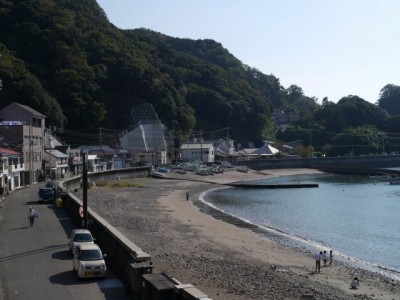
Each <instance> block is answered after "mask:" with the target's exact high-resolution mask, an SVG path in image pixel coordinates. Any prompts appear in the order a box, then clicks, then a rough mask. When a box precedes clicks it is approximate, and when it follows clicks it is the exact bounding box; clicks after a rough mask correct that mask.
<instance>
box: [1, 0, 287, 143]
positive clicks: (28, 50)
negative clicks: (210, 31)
mask: <svg viewBox="0 0 400 300" xmlns="http://www.w3.org/2000/svg"><path fill="white" fill-rule="evenodd" d="M0 36H1V41H0V43H1V45H0V49H1V50H0V51H1V53H2V57H1V59H0V77H1V78H2V79H3V85H4V89H3V92H2V93H0V100H1V103H2V105H6V104H8V103H9V102H12V101H17V102H20V103H23V104H27V105H30V106H32V107H33V108H35V109H37V110H39V111H41V112H43V113H44V114H46V115H47V116H48V120H47V121H48V123H49V124H51V125H55V126H58V127H65V128H68V129H78V128H97V127H100V126H102V127H106V128H112V129H124V128H126V127H127V126H128V125H130V122H131V120H130V111H131V108H132V107H134V106H136V105H138V104H141V103H143V102H148V103H151V104H153V106H154V108H155V110H156V112H157V113H158V114H159V117H160V119H161V120H162V121H163V123H165V124H166V125H167V127H168V128H169V129H173V130H175V132H180V134H181V135H182V136H185V135H188V134H190V133H191V131H192V130H193V129H196V130H200V129H201V130H203V131H207V130H215V129H220V128H225V127H230V128H233V130H232V131H231V132H232V134H233V135H236V136H235V138H237V139H240V140H243V141H246V140H253V141H256V142H260V141H261V140H262V139H263V138H267V137H271V135H272V132H273V127H272V125H271V121H270V120H271V119H270V112H271V110H272V109H273V107H274V106H277V107H287V108H289V107H290V105H288V103H286V101H287V95H286V92H285V90H284V89H283V88H282V87H281V85H280V82H279V79H278V78H276V77H274V76H272V75H265V74H262V73H261V72H259V71H257V70H255V69H252V68H250V67H248V66H246V65H244V64H243V63H242V62H240V61H239V60H238V59H236V58H235V57H234V56H232V55H231V54H230V53H229V51H228V50H227V49H225V48H223V46H222V45H221V44H219V43H217V42H215V41H212V40H189V39H178V38H172V37H169V36H166V35H163V34H160V33H157V32H154V31H151V30H146V29H137V30H120V29H118V28H116V27H115V26H114V25H112V24H111V23H110V22H109V21H108V20H107V17H106V15H105V13H104V11H103V10H102V9H101V8H100V7H99V5H98V4H97V3H96V2H95V1H94V0H84V1H82V0H79V1H78V0H76V1H73V0H69V1H68V0H37V1H33V0H20V1H6V0H0ZM266 59H267V58H266ZM292 109H293V108H292Z"/></svg>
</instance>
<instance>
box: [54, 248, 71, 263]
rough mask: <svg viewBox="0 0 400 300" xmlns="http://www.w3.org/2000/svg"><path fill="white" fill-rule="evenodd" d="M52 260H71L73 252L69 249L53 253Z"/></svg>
mask: <svg viewBox="0 0 400 300" xmlns="http://www.w3.org/2000/svg"><path fill="white" fill-rule="evenodd" d="M51 258H53V259H58V260H71V258H72V255H71V251H70V250H69V249H68V250H63V251H59V252H56V253H53V255H52V256H51Z"/></svg>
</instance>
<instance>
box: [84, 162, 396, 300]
mask: <svg viewBox="0 0 400 300" xmlns="http://www.w3.org/2000/svg"><path fill="white" fill-rule="evenodd" d="M314 172H318V171H316V170H308V169H291V170H268V171H262V172H258V171H252V170H250V171H249V172H248V173H242V172H238V171H234V170H232V171H229V172H225V173H223V174H216V175H214V176H199V175H195V174H193V173H187V174H185V175H183V174H176V173H168V174H167V176H168V177H169V178H172V177H173V178H174V179H152V178H137V179H136V178H135V179H133V180H132V181H134V182H136V183H140V184H141V185H142V187H140V188H119V189H112V188H101V187H95V188H91V189H89V201H90V202H89V205H90V207H91V208H92V209H93V210H95V211H96V212H98V213H99V214H100V215H101V216H102V217H104V218H105V219H106V220H107V221H108V222H109V223H110V224H111V225H113V226H115V227H116V228H117V229H118V230H120V231H121V232H122V233H123V234H124V235H125V236H127V237H128V238H129V239H131V240H132V241H133V242H134V243H135V244H137V245H139V246H140V247H141V248H142V249H143V250H144V251H145V252H147V253H149V254H150V255H151V257H152V261H153V263H154V265H155V268H154V272H155V273H159V272H162V271H164V272H166V273H167V274H169V275H171V276H172V277H174V278H176V279H178V280H179V281H181V282H182V283H191V284H193V285H194V286H196V287H197V288H199V289H200V290H201V291H203V292H204V293H206V294H208V296H209V297H210V298H212V299H214V300H217V299H221V300H247V299H300V298H301V297H302V296H303V295H304V296H306V295H313V296H314V299H343V300H344V299H382V300H391V299H400V287H399V283H398V282H393V281H391V280H388V279H385V278H382V277H380V276H378V275H377V274H372V273H368V272H366V271H363V270H358V269H353V268H349V267H346V266H344V265H341V264H337V263H335V261H334V262H333V264H332V266H330V267H321V273H319V274H315V272H314V270H315V263H314V259H313V253H310V252H308V251H306V250H297V249H293V248H291V247H287V246H285V245H282V244H280V243H278V242H276V241H274V239H273V238H266V237H265V236H264V235H260V234H258V232H257V228H254V226H250V225H248V224H247V225H246V224H239V223H240V222H239V223H238V221H237V220H236V221H235V220H234V218H232V217H230V216H226V215H224V214H221V213H220V212H218V211H213V210H210V209H209V208H208V207H207V206H205V205H204V204H202V203H201V202H200V201H199V195H200V194H201V193H202V192H204V191H206V190H209V189H211V188H217V187H221V186H223V184H227V183H231V182H236V181H242V180H251V179H258V178H265V177H272V176H284V175H292V174H309V173H314ZM186 192H189V195H190V197H189V201H186ZM235 222H236V223H235ZM323 250H324V249H323ZM326 250H328V249H326ZM271 265H276V266H277V269H276V270H275V271H274V270H271V269H270V267H271ZM354 276H357V277H358V278H359V279H360V288H359V289H358V290H351V289H350V288H349V284H350V281H351V279H352V278H353V277H354Z"/></svg>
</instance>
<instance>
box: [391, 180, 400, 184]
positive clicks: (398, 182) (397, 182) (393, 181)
mask: <svg viewBox="0 0 400 300" xmlns="http://www.w3.org/2000/svg"><path fill="white" fill-rule="evenodd" d="M389 184H392V185H399V184H400V179H392V180H390V181H389Z"/></svg>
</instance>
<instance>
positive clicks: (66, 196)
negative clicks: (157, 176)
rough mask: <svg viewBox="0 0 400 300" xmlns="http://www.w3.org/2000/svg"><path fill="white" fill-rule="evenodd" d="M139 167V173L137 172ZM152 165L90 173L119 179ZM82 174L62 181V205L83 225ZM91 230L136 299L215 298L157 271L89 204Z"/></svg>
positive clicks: (91, 176)
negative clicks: (156, 272) (81, 211)
mask: <svg viewBox="0 0 400 300" xmlns="http://www.w3.org/2000/svg"><path fill="white" fill-rule="evenodd" d="M135 170H136V171H137V172H135ZM149 173H150V168H148V167H145V168H133V169H130V170H126V169H124V170H115V171H106V172H101V173H92V174H89V176H88V177H89V178H88V180H89V181H94V182H95V181H103V180H110V179H116V178H134V177H147V176H148V174H149ZM80 186H81V177H80V176H79V177H74V178H69V179H66V180H65V181H63V182H61V183H60V186H59V189H60V198H61V200H62V208H63V209H64V210H65V211H66V212H67V214H68V215H69V217H70V219H71V221H72V222H73V223H74V224H75V226H76V227H78V228H81V227H82V225H83V224H82V217H81V216H80V213H79V208H80V207H82V206H83V203H82V201H81V200H80V199H79V198H78V197H76V196H75V195H74V194H73V193H71V192H72V191H74V190H75V189H78V188H80ZM88 219H89V222H88V223H89V225H88V226H89V229H90V231H91V232H92V234H93V236H94V238H95V239H96V243H97V244H98V245H99V246H100V248H101V249H102V251H103V253H105V254H107V257H106V262H107V266H108V267H109V268H110V269H111V270H112V271H113V273H114V274H115V275H116V276H117V277H118V278H119V279H120V280H121V281H122V283H123V284H124V286H125V288H126V291H127V293H129V294H130V295H131V297H132V299H135V300H212V299H210V298H208V297H207V295H205V294H204V293H202V292H200V291H198V290H197V289H195V288H190V287H189V286H190V285H182V284H181V283H180V282H179V281H177V280H174V279H173V278H171V277H168V276H166V275H165V274H153V267H154V266H153V264H152V262H151V256H150V255H149V254H147V253H146V252H145V251H143V250H142V249H141V248H140V247H139V246H137V245H136V244H134V243H133V242H132V241H131V240H129V239H127V238H126V237H125V236H124V235H123V234H121V233H120V232H119V231H118V230H117V229H116V228H114V227H113V226H111V225H110V224H109V223H108V222H107V221H106V220H104V219H103V218H102V217H101V216H99V215H98V214H97V213H96V212H95V211H93V210H92V209H90V207H88Z"/></svg>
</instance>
